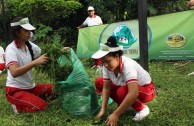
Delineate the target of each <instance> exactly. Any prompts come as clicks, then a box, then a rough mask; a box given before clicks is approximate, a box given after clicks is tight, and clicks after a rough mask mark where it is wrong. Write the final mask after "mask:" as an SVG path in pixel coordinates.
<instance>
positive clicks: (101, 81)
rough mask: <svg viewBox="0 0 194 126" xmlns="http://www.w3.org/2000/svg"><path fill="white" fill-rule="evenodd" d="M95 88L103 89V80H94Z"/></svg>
mask: <svg viewBox="0 0 194 126" xmlns="http://www.w3.org/2000/svg"><path fill="white" fill-rule="evenodd" d="M95 86H96V88H102V87H103V78H102V77H98V78H96V82H95Z"/></svg>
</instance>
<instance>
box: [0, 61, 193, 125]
mask: <svg viewBox="0 0 194 126" xmlns="http://www.w3.org/2000/svg"><path fill="white" fill-rule="evenodd" d="M84 65H85V66H86V65H87V64H86V63H84ZM149 65H150V74H151V77H152V78H153V81H154V83H155V87H156V91H157V96H156V97H155V99H154V100H153V101H152V102H150V103H148V106H149V108H150V111H151V113H150V114H149V116H148V117H146V119H145V120H142V121H141V122H133V121H132V118H133V116H134V114H135V112H133V111H127V112H126V113H125V114H123V115H122V116H121V117H120V121H119V126H194V76H187V74H188V73H190V72H193V71H194V62H191V61H177V62H170V61H169V62H168V61H157V62H156V61H152V62H150V63H149ZM86 70H87V71H88V74H89V75H90V76H91V80H92V81H94V79H95V76H94V75H95V71H94V70H91V69H90V67H86ZM37 78H38V79H36V83H41V82H42V83H43V82H49V80H48V79H47V78H45V77H44V76H41V75H38V76H37ZM5 82H6V74H3V75H0V126H8V125H9V126H92V124H91V121H92V119H93V118H94V116H91V117H77V116H72V115H69V114H66V113H65V112H63V110H62V109H61V107H60V104H59V102H58V100H54V101H52V102H50V103H49V107H48V108H47V109H46V110H45V111H41V112H37V113H33V114H30V113H25V114H19V115H15V114H14V113H13V111H12V109H11V106H10V104H9V103H8V102H7V101H6V99H5V92H4V86H5ZM115 108H116V105H115V104H114V103H112V104H111V105H109V107H108V112H107V113H109V114H110V113H111V112H112V111H114V109H115Z"/></svg>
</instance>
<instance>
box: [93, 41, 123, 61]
mask: <svg viewBox="0 0 194 126" xmlns="http://www.w3.org/2000/svg"><path fill="white" fill-rule="evenodd" d="M119 50H123V46H120V45H119V46H117V47H109V46H108V45H105V44H100V49H99V50H98V51H97V52H96V53H94V54H93V55H92V58H93V59H100V58H102V57H104V56H105V55H107V54H108V53H110V52H116V51H119Z"/></svg>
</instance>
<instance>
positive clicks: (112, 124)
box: [106, 113, 119, 126]
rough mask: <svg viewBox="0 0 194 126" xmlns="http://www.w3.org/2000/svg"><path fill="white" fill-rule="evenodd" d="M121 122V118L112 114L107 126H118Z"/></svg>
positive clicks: (107, 120)
mask: <svg viewBox="0 0 194 126" xmlns="http://www.w3.org/2000/svg"><path fill="white" fill-rule="evenodd" d="M118 120H119V117H118V116H117V115H116V114H114V113H112V114H111V115H110V116H108V118H107V119H106V125H107V126H117V122H118Z"/></svg>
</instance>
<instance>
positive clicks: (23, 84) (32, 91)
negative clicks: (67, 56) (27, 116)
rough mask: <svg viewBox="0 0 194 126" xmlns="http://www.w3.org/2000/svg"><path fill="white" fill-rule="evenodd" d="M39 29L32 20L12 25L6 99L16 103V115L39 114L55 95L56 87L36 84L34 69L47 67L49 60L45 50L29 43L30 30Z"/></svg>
mask: <svg viewBox="0 0 194 126" xmlns="http://www.w3.org/2000/svg"><path fill="white" fill-rule="evenodd" d="M31 30H35V28H34V27H33V26H32V25H31V24H29V20H28V18H22V17H16V18H14V19H13V21H12V23H11V33H12V36H13V39H14V40H13V42H12V43H11V44H9V45H8V46H7V48H6V51H5V56H6V67H7V69H8V76H7V82H6V87H5V90H6V98H7V100H8V101H9V102H10V103H11V104H12V108H13V111H14V113H16V114H18V113H22V112H37V111H40V110H43V109H45V107H46V106H47V105H48V103H47V102H46V101H45V100H44V98H45V99H46V98H47V97H48V96H50V95H51V94H52V84H39V85H35V83H34V82H33V80H32V68H33V67H35V66H37V65H41V64H46V63H47V62H48V57H47V56H46V54H43V55H41V56H40V54H41V49H40V48H39V47H38V46H37V45H35V44H34V43H32V42H30V41H28V40H29V38H30V31H31Z"/></svg>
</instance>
